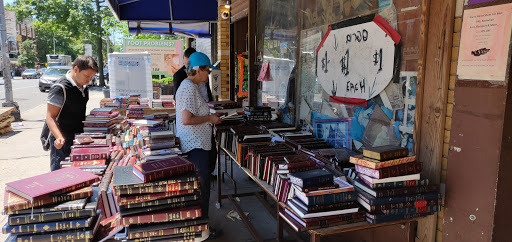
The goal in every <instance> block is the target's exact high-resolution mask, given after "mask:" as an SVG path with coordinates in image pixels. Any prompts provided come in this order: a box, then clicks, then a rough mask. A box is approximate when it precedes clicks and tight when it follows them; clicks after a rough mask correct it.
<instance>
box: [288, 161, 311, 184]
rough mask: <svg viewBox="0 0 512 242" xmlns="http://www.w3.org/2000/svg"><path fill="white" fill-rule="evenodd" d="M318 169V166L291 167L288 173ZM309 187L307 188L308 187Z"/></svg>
mask: <svg viewBox="0 0 512 242" xmlns="http://www.w3.org/2000/svg"><path fill="white" fill-rule="evenodd" d="M314 169H318V167H316V166H309V167H295V168H289V169H288V173H296V172H302V171H310V170H314ZM306 189H307V188H306Z"/></svg>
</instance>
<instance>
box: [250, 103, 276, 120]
mask: <svg viewBox="0 0 512 242" xmlns="http://www.w3.org/2000/svg"><path fill="white" fill-rule="evenodd" d="M244 112H245V114H246V115H247V119H248V120H252V121H270V120H271V119H272V108H271V107H265V106H252V107H249V106H247V107H244Z"/></svg>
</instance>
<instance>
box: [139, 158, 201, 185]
mask: <svg viewBox="0 0 512 242" xmlns="http://www.w3.org/2000/svg"><path fill="white" fill-rule="evenodd" d="M194 171H195V165H194V163H192V162H190V161H188V160H187V159H185V158H183V157H181V156H176V157H172V158H169V159H165V160H156V161H149V162H144V163H139V164H135V165H133V173H134V174H135V175H136V176H137V177H138V178H139V179H141V180H142V181H143V182H144V183H146V182H150V181H154V180H158V179H162V178H165V177H171V176H179V175H184V174H187V173H190V172H194Z"/></svg>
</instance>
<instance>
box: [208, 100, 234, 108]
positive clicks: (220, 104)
mask: <svg viewBox="0 0 512 242" xmlns="http://www.w3.org/2000/svg"><path fill="white" fill-rule="evenodd" d="M208 106H209V107H210V108H213V109H234V108H240V103H239V102H235V101H230V100H227V101H211V102H208Z"/></svg>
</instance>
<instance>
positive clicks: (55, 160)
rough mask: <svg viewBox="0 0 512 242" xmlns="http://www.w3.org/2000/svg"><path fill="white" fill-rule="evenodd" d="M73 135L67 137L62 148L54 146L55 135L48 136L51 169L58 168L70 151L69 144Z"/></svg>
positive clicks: (71, 142)
mask: <svg viewBox="0 0 512 242" xmlns="http://www.w3.org/2000/svg"><path fill="white" fill-rule="evenodd" d="M73 138H74V137H67V138H65V139H66V142H65V143H64V146H62V148H60V149H57V148H55V137H53V135H51V136H50V168H51V170H52V171H55V170H58V169H60V162H61V161H63V160H64V159H65V158H66V157H68V156H69V154H70V153H71V145H72V144H73Z"/></svg>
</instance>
